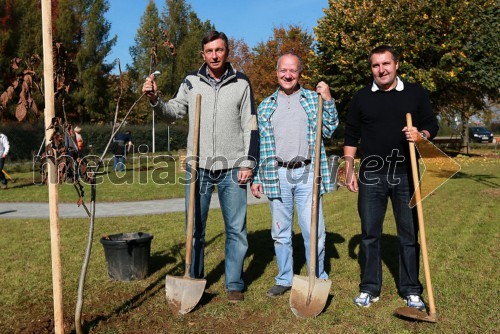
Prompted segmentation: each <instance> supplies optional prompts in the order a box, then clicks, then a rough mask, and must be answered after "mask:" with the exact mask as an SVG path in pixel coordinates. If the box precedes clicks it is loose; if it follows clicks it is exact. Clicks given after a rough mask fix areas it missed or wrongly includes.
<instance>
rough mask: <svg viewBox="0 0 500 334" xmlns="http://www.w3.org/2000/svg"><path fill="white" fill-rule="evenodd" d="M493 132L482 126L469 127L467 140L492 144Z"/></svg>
mask: <svg viewBox="0 0 500 334" xmlns="http://www.w3.org/2000/svg"><path fill="white" fill-rule="evenodd" d="M493 139H494V137H493V132H491V131H490V130H488V129H486V128H485V127H483V126H471V127H470V128H469V140H470V141H471V142H475V143H482V142H487V143H493Z"/></svg>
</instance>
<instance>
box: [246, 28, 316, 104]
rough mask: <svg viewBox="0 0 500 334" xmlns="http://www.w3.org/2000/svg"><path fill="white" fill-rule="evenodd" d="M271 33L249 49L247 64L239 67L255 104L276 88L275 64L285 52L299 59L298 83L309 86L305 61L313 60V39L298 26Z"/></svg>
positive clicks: (309, 81) (309, 74) (276, 29)
mask: <svg viewBox="0 0 500 334" xmlns="http://www.w3.org/2000/svg"><path fill="white" fill-rule="evenodd" d="M273 31H274V33H273V37H271V38H270V39H269V40H268V41H267V42H261V43H259V44H258V45H257V46H256V47H254V48H253V50H252V54H251V57H250V61H248V62H246V63H245V64H244V66H243V71H244V72H245V74H246V75H247V76H248V77H249V78H250V81H251V82H252V87H253V90H254V97H255V102H256V103H257V104H258V103H260V101H262V100H263V99H264V98H265V97H266V96H268V95H270V94H272V93H273V92H274V91H275V90H276V88H277V87H278V82H277V78H276V61H277V60H278V57H279V56H280V55H282V54H283V53H286V52H294V53H295V54H297V55H299V56H300V57H301V59H302V62H303V68H304V71H303V72H302V79H301V83H302V84H303V85H304V86H305V87H309V88H310V87H311V71H310V70H309V62H310V61H311V60H312V59H313V58H314V52H313V49H312V44H313V37H312V36H311V35H310V34H309V33H308V32H306V31H304V30H303V29H302V28H301V27H299V26H294V25H290V26H289V27H288V28H284V27H279V28H274V30H273Z"/></svg>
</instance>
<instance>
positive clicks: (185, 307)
mask: <svg viewBox="0 0 500 334" xmlns="http://www.w3.org/2000/svg"><path fill="white" fill-rule="evenodd" d="M200 112H201V95H200V94H198V95H196V111H195V123H194V136H193V157H194V159H193V161H192V165H191V184H190V185H189V203H188V221H187V237H186V266H185V272H184V276H177V277H175V276H169V275H167V276H166V277H165V292H166V295H167V301H168V305H169V306H170V309H171V310H172V313H174V314H186V313H189V312H190V311H191V310H192V309H193V308H194V307H195V306H196V305H197V304H198V302H199V301H200V299H201V296H202V295H203V292H204V291H205V285H206V284H207V281H206V280H205V279H194V278H191V277H190V276H189V272H190V270H191V255H192V252H193V225H194V203H195V193H196V179H197V176H198V173H197V168H198V145H199V137H200Z"/></svg>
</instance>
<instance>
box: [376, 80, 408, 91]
mask: <svg viewBox="0 0 500 334" xmlns="http://www.w3.org/2000/svg"><path fill="white" fill-rule="evenodd" d="M396 81H397V82H398V83H397V84H396V88H394V89H395V90H397V91H398V92H400V91H402V90H403V89H404V88H405V85H404V83H403V80H401V79H400V78H399V76H398V77H396ZM379 90H380V88H379V87H378V86H377V83H376V82H375V80H373V83H372V92H376V91H379Z"/></svg>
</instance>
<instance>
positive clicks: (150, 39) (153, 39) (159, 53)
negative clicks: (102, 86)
mask: <svg viewBox="0 0 500 334" xmlns="http://www.w3.org/2000/svg"><path fill="white" fill-rule="evenodd" d="M161 39H162V35H161V20H160V16H159V13H158V8H157V7H156V4H155V2H154V1H153V0H150V1H149V2H148V5H147V6H146V9H145V11H144V14H143V15H142V17H141V22H140V26H139V29H138V30H137V34H136V36H135V38H134V42H135V44H134V45H133V46H131V47H130V55H131V56H132V64H131V65H130V66H128V67H127V70H128V73H127V76H128V77H129V79H130V91H129V93H127V94H126V95H125V96H128V95H133V94H140V92H141V89H142V84H143V83H144V79H145V78H146V76H148V75H149V74H151V73H152V72H154V71H155V70H160V71H161V72H163V69H161V68H159V67H158V63H157V62H158V59H161V58H162V57H163V55H164V54H165V52H163V48H162V47H161ZM163 75H164V74H162V76H163ZM128 102H130V103H133V101H125V103H124V106H126V105H128ZM148 103H149V102H147V101H146V100H144V101H140V102H139V105H138V108H137V109H136V112H134V114H133V115H131V118H130V120H131V121H135V122H138V123H141V122H144V121H146V120H147V119H148V118H149V114H150V113H151V112H150V108H149V106H148Z"/></svg>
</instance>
